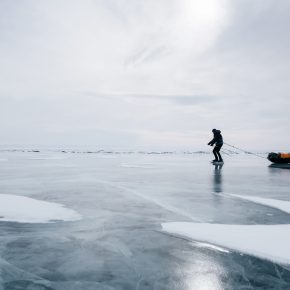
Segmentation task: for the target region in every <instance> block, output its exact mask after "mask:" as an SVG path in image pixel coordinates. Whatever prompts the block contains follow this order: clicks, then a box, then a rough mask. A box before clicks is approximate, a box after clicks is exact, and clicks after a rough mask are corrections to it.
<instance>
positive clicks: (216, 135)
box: [208, 130, 224, 146]
mask: <svg viewBox="0 0 290 290" xmlns="http://www.w3.org/2000/svg"><path fill="white" fill-rule="evenodd" d="M214 144H216V145H217V146H222V145H223V144H224V142H223V136H222V134H221V131H220V130H215V131H214V132H213V139H212V140H211V141H210V142H209V143H208V145H211V146H212V145H214Z"/></svg>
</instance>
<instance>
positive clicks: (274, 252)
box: [162, 194, 290, 264]
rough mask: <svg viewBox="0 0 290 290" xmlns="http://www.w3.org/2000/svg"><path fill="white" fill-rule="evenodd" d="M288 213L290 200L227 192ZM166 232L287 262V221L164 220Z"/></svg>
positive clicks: (289, 249) (289, 239) (289, 261)
mask: <svg viewBox="0 0 290 290" xmlns="http://www.w3.org/2000/svg"><path fill="white" fill-rule="evenodd" d="M228 195H230V196H233V197H236V198H241V199H245V200H248V201H251V202H254V203H257V204H261V205H265V206H269V207H272V208H276V209H279V210H281V211H283V212H286V213H290V201H282V200H276V199H270V198H262V197H256V196H244V195H235V194H228ZM162 229H163V231H165V232H168V233H171V234H175V235H179V236H184V237H187V238H190V239H192V240H195V241H200V242H205V243H210V244H213V245H216V246H220V247H225V248H228V249H232V250H235V251H239V252H241V253H245V254H249V255H253V256H256V257H259V258H262V259H267V260H271V261H274V262H278V263H281V264H290V247H289V245H290V225H289V224H286V225H227V224H210V223H191V222H171V223H163V224H162Z"/></svg>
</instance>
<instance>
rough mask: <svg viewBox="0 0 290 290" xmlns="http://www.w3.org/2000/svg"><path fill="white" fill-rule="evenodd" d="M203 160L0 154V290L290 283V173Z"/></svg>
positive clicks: (208, 288)
mask: <svg viewBox="0 0 290 290" xmlns="http://www.w3.org/2000/svg"><path fill="white" fill-rule="evenodd" d="M210 160H212V156H211V155H208V154H169V155H158V154H101V153H99V154H81V153H78V154H72V153H60V152H58V153H57V152H55V153H53V152H46V153H42V152H39V153H37V152H34V153H33V152H1V153H0V166H1V167H0V168H1V169H0V180H1V182H0V194H2V195H3V196H2V197H3V198H5V202H8V201H9V202H10V200H8V201H7V200H6V197H7V196H8V199H9V196H10V195H13V196H16V197H14V198H15V199H13V201H14V203H15V208H14V209H13V208H12V209H10V208H8V209H7V206H6V208H3V209H2V211H5V212H4V213H3V212H0V216H1V219H0V237H1V244H0V253H1V260H0V267H1V268H0V270H1V271H0V290H2V289H5V290H14V289H15V290H16V289H29V290H30V289H31V290H36V289H37V290H44V289H46V290H48V289H50V290H52V289H55V290H83V289H84V290H95V289H100V290H102V289H120V290H121V289H122V290H131V289H140V290H143V289H144V290H145V289H146V290H151V289H154V290H163V289H176V290H180V289H181V290H182V289H186V290H195V289H197V290H212V289H213V290H219V289H244V290H245V289H290V263H289V261H290V260H288V256H289V257H290V253H289V249H287V247H285V244H286V242H287V241H288V240H287V239H290V229H289V227H288V225H289V224H290V213H289V211H288V209H289V208H290V207H289V203H287V202H289V201H290V170H288V169H285V168H277V167H270V166H269V165H270V163H269V162H268V161H267V160H265V159H262V158H258V157H255V156H251V155H233V156H228V155H226V156H225V164H224V166H222V167H218V166H214V165H212V164H211V163H210V162H209V161H210ZM0 197H1V196H0ZM251 198H254V200H251ZM259 198H260V199H259ZM275 200H276V201H278V202H276V203H275ZM0 201H1V199H0ZM29 202H32V203H33V204H34V206H35V207H36V208H38V210H39V214H37V215H40V213H41V212H42V213H43V211H47V210H49V211H51V213H50V216H51V215H54V214H55V215H56V216H55V217H53V216H52V218H50V216H49V215H47V214H46V215H45V216H44V218H43V221H42V220H37V219H36V217H35V213H33V212H31V211H30V212H29V210H28V212H27V211H24V209H25V208H24V207H26V204H28V203H29ZM43 202H44V203H43ZM7 204H8V203H7ZM61 205H63V207H62V206H61ZM12 206H13V204H12ZM41 206H43V207H44V209H43V210H42V207H41ZM9 207H11V204H9ZM62 210H64V211H62ZM289 210H290V209H289ZM0 211H1V205H0ZM6 211H7V212H6ZM33 211H34V210H33ZM45 213H47V212H45ZM20 214H21V215H22V216H19V215H20ZM6 215H7V216H8V215H12V216H11V217H9V219H10V220H12V221H5V217H6ZM13 215H15V218H16V220H17V219H19V221H20V222H16V221H15V220H14V221H13V218H14V216H13ZM23 215H25V216H23ZM70 217H73V218H72V219H71V220H70ZM6 218H8V217H6ZM21 218H22V220H21ZM29 219H34V222H33V221H31V222H29ZM187 226H188V228H186V227H187ZM228 236H229V237H228ZM243 239H244V240H245V243H243ZM229 243H230V244H229ZM259 243H260V244H261V248H260V247H259ZM244 245H245V246H244ZM257 245H258V246H257ZM277 249H278V250H279V251H278V250H277ZM284 258H285V259H284Z"/></svg>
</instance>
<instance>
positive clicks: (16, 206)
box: [0, 194, 81, 223]
mask: <svg viewBox="0 0 290 290" xmlns="http://www.w3.org/2000/svg"><path fill="white" fill-rule="evenodd" d="M79 219H81V216H80V215H79V214H78V213H77V212H75V211H73V210H71V209H68V208H65V207H64V206H63V205H61V204H58V203H53V202H47V201H41V200H36V199H33V198H30V197H25V196H18V195H8V194H0V220H1V221H10V222H19V223H48V222H53V221H76V220H79Z"/></svg>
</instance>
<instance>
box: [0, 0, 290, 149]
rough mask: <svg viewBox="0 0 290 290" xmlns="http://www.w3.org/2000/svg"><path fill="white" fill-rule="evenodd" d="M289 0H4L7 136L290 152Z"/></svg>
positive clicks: (0, 2)
mask: <svg viewBox="0 0 290 290" xmlns="http://www.w3.org/2000/svg"><path fill="white" fill-rule="evenodd" d="M289 13H290V1H288V0H281V1H277V0H235V1H227V0H78V1H76V0H49V1H47V0H13V1H11V0H0V80H1V86H0V124H1V125H0V143H1V144H5V145H6V144H23V145H28V144H35V145H36V144H40V145H46V144H47V145H83V146H88V145H89V146H96V147H97V148H107V149H140V148H144V149H146V148H148V149H160V150H161V149H162V150H172V149H185V150H187V149H194V150H207V149H210V148H208V147H207V145H206V144H207V142H208V141H209V140H210V139H211V137H212V136H211V130H212V128H218V129H220V130H221V131H222V133H223V136H224V139H225V141H226V142H228V143H230V144H233V145H236V146H238V147H242V148H245V149H247V150H270V151H277V150H287V151H290V128H289V126H290V112H289V110H290V81H289V77H290V33H289V27H290V17H289Z"/></svg>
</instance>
